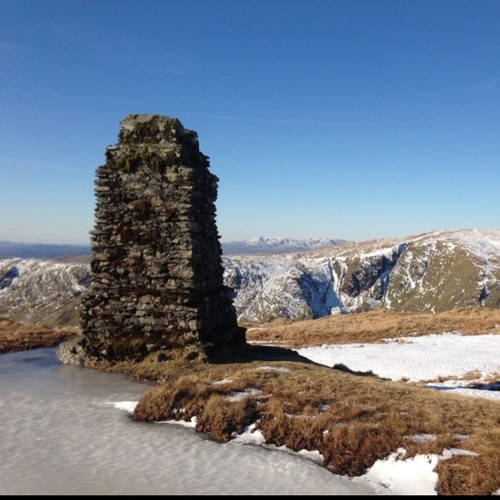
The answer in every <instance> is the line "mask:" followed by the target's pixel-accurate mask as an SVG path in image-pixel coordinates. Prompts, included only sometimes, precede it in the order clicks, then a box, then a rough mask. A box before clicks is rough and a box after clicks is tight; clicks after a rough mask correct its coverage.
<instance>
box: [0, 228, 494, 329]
mask: <svg viewBox="0 0 500 500" xmlns="http://www.w3.org/2000/svg"><path fill="white" fill-rule="evenodd" d="M223 264H224V268H225V272H224V279H225V283H226V284H227V285H228V286H230V287H232V288H233V289H234V301H235V306H236V309H237V312H238V317H239V320H240V321H242V322H266V321H271V320H273V319H276V318H283V317H284V318H289V319H292V320H302V319H310V318H318V317H323V316H328V315H330V314H336V313H345V312H354V311H366V310H370V309H375V308H379V307H380V308H384V309H388V310H393V311H399V312H403V311H409V312H441V311H446V310H449V309H452V308H456V307H476V306H487V307H500V229H480V230H479V229H477V230H461V231H442V232H435V233H429V234H424V235H419V236H413V237H409V238H405V239H401V240H373V241H367V242H362V243H352V242H350V243H339V244H335V245H331V246H329V247H327V248H323V249H318V250H311V251H308V252H302V253H284V254H283V253H281V254H265V255H231V256H229V255H225V256H223ZM89 282H90V270H89V265H88V264H85V263H81V262H78V263H75V262H71V259H69V260H68V261H64V262H63V261H61V260H59V261H42V260H35V259H22V258H12V259H0V317H1V316H4V317H8V318H10V319H13V320H16V321H20V320H21V321H42V322H44V323H45V324H48V325H51V326H55V325H75V324H77V321H78V313H77V307H78V303H79V298H78V297H79V295H80V294H81V292H82V291H83V290H84V289H85V287H86V286H87V285H88V283H89Z"/></svg>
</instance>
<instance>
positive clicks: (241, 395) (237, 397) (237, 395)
mask: <svg viewBox="0 0 500 500" xmlns="http://www.w3.org/2000/svg"><path fill="white" fill-rule="evenodd" d="M261 393H262V391H261V390H260V389H245V390H244V391H235V392H233V393H231V395H230V396H226V397H225V398H224V399H226V400H227V401H229V402H230V403H236V401H243V400H244V399H246V398H249V397H251V396H258V395H259V394H261Z"/></svg>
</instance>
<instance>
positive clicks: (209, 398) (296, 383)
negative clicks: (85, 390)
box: [131, 361, 500, 495]
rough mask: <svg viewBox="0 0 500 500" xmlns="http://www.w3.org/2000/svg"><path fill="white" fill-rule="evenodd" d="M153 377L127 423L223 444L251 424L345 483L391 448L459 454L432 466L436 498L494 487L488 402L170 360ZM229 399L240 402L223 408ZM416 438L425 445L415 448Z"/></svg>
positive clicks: (327, 374) (494, 420)
mask: <svg viewBox="0 0 500 500" xmlns="http://www.w3.org/2000/svg"><path fill="white" fill-rule="evenodd" d="M284 368H286V369H288V371H276V370H277V369H280V370H282V369H284ZM131 372H132V373H134V372H135V373H144V371H143V370H142V369H140V368H139V370H138V371H137V372H136V371H135V369H134V368H131ZM160 372H162V375H161V381H160V382H158V384H157V386H156V387H154V388H152V389H151V390H150V391H148V392H147V393H146V394H145V395H144V396H143V397H142V398H141V400H140V401H139V403H138V405H137V407H136V409H135V412H134V418H135V419H137V420H142V421H158V420H166V419H183V420H190V419H191V418H192V417H193V416H196V417H197V419H198V421H197V422H198V423H197V427H196V429H197V430H198V431H200V432H205V433H207V434H208V435H209V436H210V437H212V438H213V439H215V440H217V441H221V442H226V441H228V440H230V439H231V438H233V437H234V436H235V435H236V434H240V433H242V432H243V430H244V429H245V428H246V427H248V426H249V425H250V424H252V423H253V424H255V425H256V427H257V428H258V429H259V430H260V431H261V432H262V434H263V435H264V437H265V439H266V442H267V443H272V444H275V445H277V446H282V445H285V446H287V447H289V448H291V449H293V450H296V451H299V450H301V449H307V450H318V451H319V452H320V453H321V454H322V455H323V456H324V465H325V467H326V468H327V469H329V470H331V471H333V472H335V473H337V474H346V475H349V476H356V475H360V474H363V473H364V472H366V470H367V469H368V468H369V467H371V466H372V465H373V463H374V462H375V461H376V460H378V459H381V458H385V457H387V456H388V455H389V454H391V453H392V452H394V451H396V450H397V449H398V448H399V447H404V448H405V449H406V451H407V453H406V457H411V456H414V455H416V454H422V453H436V454H441V453H442V452H443V450H445V449H448V448H459V449H463V450H469V451H473V452H476V453H478V454H479V455H478V456H457V457H453V458H451V459H447V460H444V459H443V460H440V461H439V465H438V468H437V471H438V474H439V482H438V485H437V491H438V493H439V494H453V495H458V494H491V493H492V492H494V491H496V490H497V489H498V488H499V487H500V477H499V476H498V474H497V472H498V470H499V468H498V465H499V464H498V460H499V450H500V426H499V417H500V414H499V411H498V409H499V406H498V403H497V402H495V401H489V400H481V399H476V398H465V397H462V396H457V395H452V394H447V393H443V392H440V391H433V390H431V389H428V388H423V387H419V386H417V385H413V384H411V385H410V384H405V383H402V382H391V381H384V380H380V379H378V378H376V377H372V376H359V375H356V374H352V373H346V372H344V371H340V370H335V369H331V368H328V367H324V366H318V365H315V364H305V363H301V362H284V361H280V362H274V361H266V362H262V361H253V362H248V363H229V364H219V365H209V364H203V363H182V362H176V361H170V362H165V363H164V364H163V365H162V367H161V369H159V371H158V372H157V375H158V374H159V373H160ZM235 393H240V394H247V395H248V396H247V397H246V398H245V397H244V398H243V399H239V400H232V399H230V398H229V396H231V395H234V394H235ZM422 434H429V435H431V436H432V438H431V439H428V440H423V441H420V440H418V439H414V437H415V436H418V435H422ZM462 435H466V436H467V439H466V440H463V439H462V438H461V436H462ZM472 492H473V493H472Z"/></svg>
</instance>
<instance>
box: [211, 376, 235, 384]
mask: <svg viewBox="0 0 500 500" xmlns="http://www.w3.org/2000/svg"><path fill="white" fill-rule="evenodd" d="M232 383H233V381H232V379H230V378H224V379H222V380H216V381H215V382H210V385H226V384H232Z"/></svg>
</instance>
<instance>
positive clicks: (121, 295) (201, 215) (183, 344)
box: [80, 115, 245, 361]
mask: <svg viewBox="0 0 500 500" xmlns="http://www.w3.org/2000/svg"><path fill="white" fill-rule="evenodd" d="M208 167H209V160H208V157H207V156H205V155H204V154H202V153H201V152H200V150H199V146H198V136H197V134H196V132H193V131H191V130H187V129H185V128H184V127H183V126H182V124H181V122H180V121H179V120H177V119H175V118H170V117H167V116H160V115H128V116H127V117H125V118H124V119H123V120H122V121H121V122H120V133H119V142H118V144H117V145H114V146H109V147H108V148H107V149H106V164H105V165H104V166H101V167H99V168H97V171H96V181H95V184H96V187H95V191H96V200H97V206H96V210H95V228H94V230H93V231H92V233H91V234H92V263H91V270H92V283H91V286H90V287H89V289H88V290H87V292H86V293H85V294H84V295H83V297H82V305H81V309H80V313H81V323H82V331H83V339H82V341H81V342H80V345H81V347H82V348H83V351H84V357H87V358H92V359H97V360H100V359H105V360H110V361H118V360H125V359H131V360H140V359H142V358H144V357H145V356H146V355H147V354H148V353H150V352H156V351H161V352H165V353H167V357H168V353H169V352H170V353H171V352H174V351H177V352H181V353H182V356H183V357H184V358H196V357H198V356H204V357H206V358H208V359H210V358H216V357H218V356H221V355H224V353H226V352H232V351H234V350H235V349H238V348H239V347H242V346H243V345H245V329H244V328H241V327H238V325H237V320H236V312H235V309H234V306H233V304H232V292H233V291H232V289H230V288H228V287H225V286H224V285H223V267H222V260H221V254H222V250H221V246H220V243H219V235H218V233H217V227H216V222H215V212H216V209H215V200H216V198H217V181H218V178H217V177H216V176H215V175H213V174H212V173H211V172H209V170H208Z"/></svg>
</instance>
